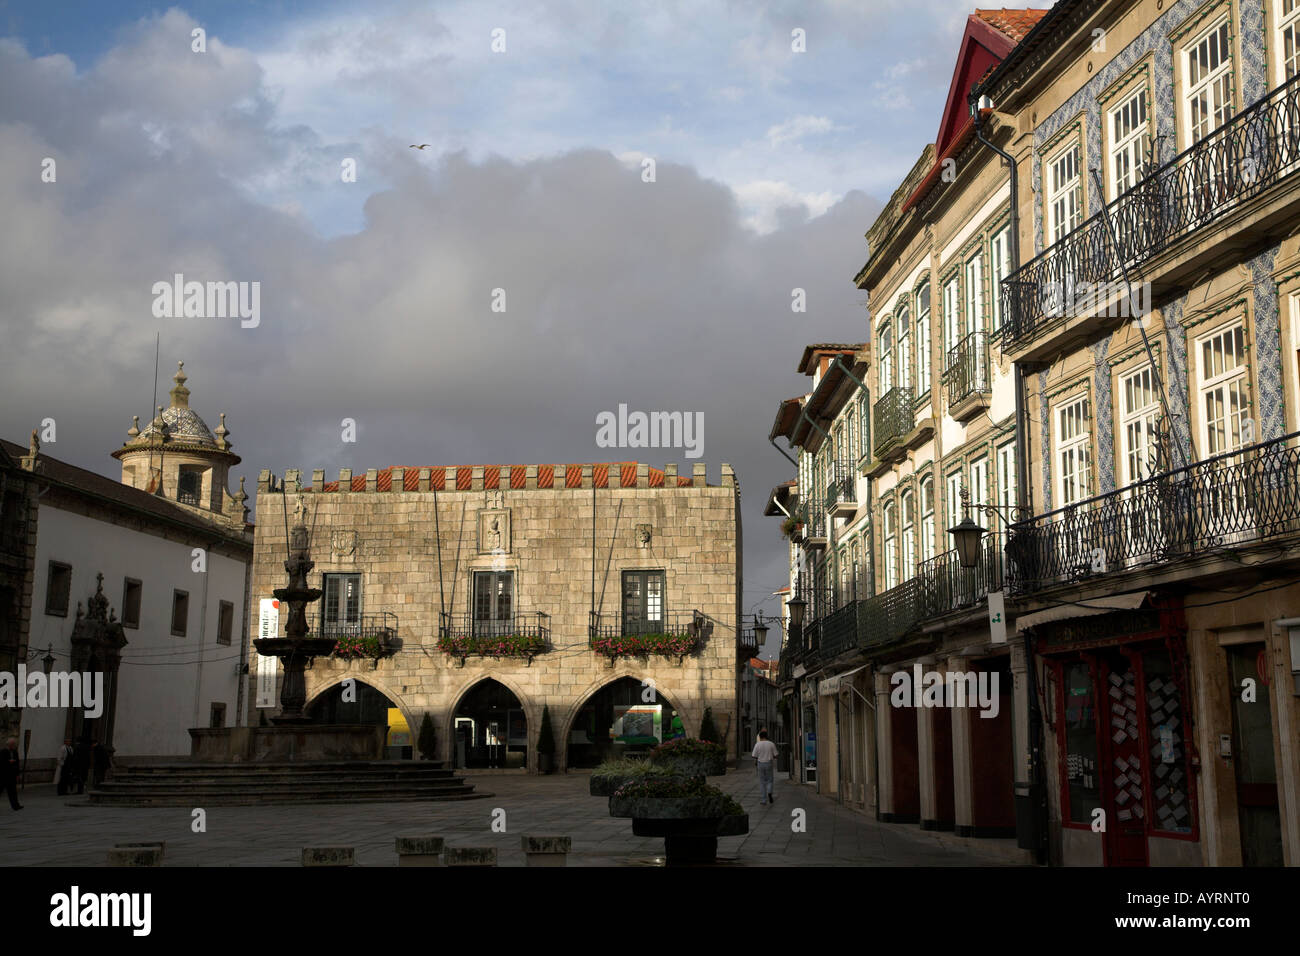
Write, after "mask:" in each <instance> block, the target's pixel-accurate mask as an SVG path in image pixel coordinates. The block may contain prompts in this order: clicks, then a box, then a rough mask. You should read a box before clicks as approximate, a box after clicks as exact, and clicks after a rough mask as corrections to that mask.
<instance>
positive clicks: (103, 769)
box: [92, 741, 110, 789]
mask: <svg viewBox="0 0 1300 956" xmlns="http://www.w3.org/2000/svg"><path fill="white" fill-rule="evenodd" d="M92 759H93V760H94V767H95V789H99V785H100V784H101V783H103V782H104V778H105V777H107V776H108V768H109V766H110V761H109V759H108V751H107V750H105V749H104V745H103V744H101V743H100V742H99V741H95V747H94V756H93V758H92Z"/></svg>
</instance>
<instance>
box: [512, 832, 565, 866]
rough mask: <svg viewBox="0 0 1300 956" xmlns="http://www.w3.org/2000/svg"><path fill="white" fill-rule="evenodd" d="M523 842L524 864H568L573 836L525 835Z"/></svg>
mask: <svg viewBox="0 0 1300 956" xmlns="http://www.w3.org/2000/svg"><path fill="white" fill-rule="evenodd" d="M520 843H521V844H523V850H524V856H525V858H526V859H527V861H528V862H527V863H526V864H525V866H568V862H567V860H568V856H569V850H571V849H572V848H573V838H572V837H566V836H526V837H523V838H522V839H521V840H520Z"/></svg>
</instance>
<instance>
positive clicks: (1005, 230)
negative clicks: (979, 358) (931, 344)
mask: <svg viewBox="0 0 1300 956" xmlns="http://www.w3.org/2000/svg"><path fill="white" fill-rule="evenodd" d="M1298 2H1300V0H1298ZM989 270H990V275H989V278H990V279H991V280H992V281H991V282H990V283H989V294H990V295H991V296H992V298H991V299H990V300H989V331H990V332H996V331H997V330H998V329H1000V328H1001V327H1002V280H1003V279H1005V278H1006V277H1007V276H1009V275H1010V274H1011V227H1010V226H1009V225H1008V226H1003V227H1002V229H1000V230H999V231H997V232H995V233H994V234H993V237H992V238H991V239H990V240H989Z"/></svg>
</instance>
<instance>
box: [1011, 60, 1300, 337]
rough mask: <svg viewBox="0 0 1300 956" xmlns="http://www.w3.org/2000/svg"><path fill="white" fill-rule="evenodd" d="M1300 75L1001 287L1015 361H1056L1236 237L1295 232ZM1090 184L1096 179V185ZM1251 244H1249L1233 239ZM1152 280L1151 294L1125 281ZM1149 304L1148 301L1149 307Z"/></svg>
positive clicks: (1184, 279)
mask: <svg viewBox="0 0 1300 956" xmlns="http://www.w3.org/2000/svg"><path fill="white" fill-rule="evenodd" d="M1297 171H1300V76H1297V77H1295V78H1293V79H1291V80H1289V81H1288V82H1287V83H1285V84H1283V85H1282V86H1279V87H1277V88H1276V89H1274V90H1272V91H1271V92H1269V93H1268V95H1266V96H1265V97H1263V98H1262V99H1260V100H1258V101H1257V102H1255V103H1254V104H1252V105H1251V106H1249V107H1247V108H1246V109H1245V110H1243V111H1242V112H1240V113H1238V114H1237V115H1236V116H1234V117H1233V118H1232V119H1230V120H1228V121H1227V122H1226V123H1224V124H1223V125H1222V126H1220V127H1219V128H1218V129H1216V130H1214V131H1213V132H1211V133H1209V134H1207V135H1206V136H1205V137H1203V138H1202V139H1200V140H1198V141H1197V142H1196V143H1194V144H1193V145H1192V146H1191V147H1190V148H1189V149H1187V150H1185V151H1184V152H1182V153H1180V154H1178V155H1177V156H1175V157H1174V158H1173V159H1171V160H1169V161H1168V162H1166V163H1164V164H1162V165H1160V166H1158V167H1157V168H1155V169H1154V170H1152V171H1151V172H1149V173H1148V174H1147V175H1145V176H1143V177H1142V178H1141V179H1140V180H1138V182H1137V183H1136V185H1134V186H1133V187H1132V188H1131V189H1129V190H1128V191H1126V192H1125V193H1123V194H1122V195H1121V196H1119V197H1118V198H1116V199H1114V200H1112V201H1111V202H1110V203H1108V204H1107V205H1106V207H1105V208H1104V210H1103V211H1102V212H1099V213H1097V214H1096V215H1094V216H1092V217H1091V218H1089V219H1088V220H1086V221H1085V222H1084V223H1083V224H1081V225H1080V226H1078V227H1077V228H1075V229H1074V230H1073V231H1072V232H1070V233H1069V234H1068V235H1066V236H1064V237H1063V238H1062V239H1060V240H1059V241H1057V242H1055V243H1054V244H1053V245H1051V246H1049V247H1048V248H1047V249H1045V250H1044V251H1043V252H1042V253H1041V254H1040V255H1038V256H1036V257H1035V258H1033V259H1031V260H1030V261H1029V262H1027V263H1025V265H1023V266H1022V267H1021V268H1020V269H1019V270H1017V271H1016V272H1014V273H1012V274H1011V275H1010V276H1008V277H1007V278H1006V279H1004V280H1003V281H1002V291H1001V296H1002V299H1001V301H1002V317H1003V322H1002V327H1001V329H1000V332H999V344H1000V346H1001V348H1002V350H1003V351H1004V352H1007V353H1009V354H1010V356H1011V357H1012V358H1013V359H1016V360H1024V359H1037V358H1041V357H1043V356H1046V355H1048V354H1053V353H1055V352H1056V351H1058V350H1059V349H1060V347H1061V346H1062V345H1064V344H1066V343H1067V342H1068V341H1069V340H1071V339H1074V338H1084V337H1086V336H1089V335H1091V334H1094V333H1096V332H1098V331H1100V330H1101V329H1103V328H1107V327H1110V326H1113V325H1116V324H1118V323H1119V322H1121V321H1124V320H1126V319H1128V318H1131V317H1133V314H1134V312H1141V311H1146V310H1148V309H1149V308H1150V302H1151V300H1152V299H1153V298H1159V296H1160V295H1161V294H1162V293H1164V292H1167V291H1169V290H1171V289H1173V288H1175V287H1176V286H1178V285H1179V284H1180V283H1181V284H1186V283H1188V282H1191V281H1199V278H1198V277H1199V276H1200V275H1201V274H1202V273H1204V272H1205V270H1206V268H1207V267H1210V266H1213V265H1214V263H1215V261H1216V260H1217V259H1221V258H1222V256H1223V249H1224V247H1225V246H1226V245H1229V244H1230V243H1229V240H1230V239H1232V238H1233V237H1234V236H1235V235H1236V234H1237V233H1239V232H1241V231H1242V230H1244V229H1246V228H1249V229H1250V236H1251V239H1252V242H1256V243H1258V242H1262V241H1264V240H1265V239H1266V238H1268V237H1269V236H1272V235H1282V234H1285V233H1288V232H1289V229H1290V226H1291V224H1292V223H1293V221H1294V219H1295V218H1296V216H1297V212H1298V211H1300V189H1296V188H1295V184H1296V182H1297V180H1296V178H1295V177H1294V174H1295V173H1296V172H1297ZM1090 185H1091V184H1090ZM1235 244H1236V245H1249V244H1250V243H1240V242H1237V243H1235ZM1139 270H1140V272H1141V276H1140V278H1141V279H1142V280H1144V281H1146V282H1149V283H1150V291H1149V294H1147V295H1146V296H1145V297H1144V296H1142V295H1141V291H1142V290H1141V288H1140V287H1138V288H1137V289H1136V292H1137V294H1136V295H1135V296H1133V297H1130V293H1131V292H1133V291H1135V290H1131V289H1130V288H1128V287H1126V286H1125V285H1124V283H1123V281H1122V280H1123V278H1124V273H1125V271H1127V272H1128V275H1129V277H1130V279H1131V280H1133V281H1134V282H1135V283H1136V282H1137V281H1138V276H1137V275H1136V273H1137V272H1138V271H1139ZM1144 299H1145V305H1144V302H1143V300H1144Z"/></svg>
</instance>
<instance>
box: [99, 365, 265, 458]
mask: <svg viewBox="0 0 1300 956" xmlns="http://www.w3.org/2000/svg"><path fill="white" fill-rule="evenodd" d="M186 381H187V378H186V375H185V363H184V362H177V363H176V374H175V375H174V376H172V382H173V383H174V384H173V385H172V388H171V392H170V393H169V394H170V396H171V404H170V405H168V406H167V407H166V408H164V407H162V406H161V405H160V406H159V407H158V414H157V416H156V417H155V418H154V420H153V421H151V422H149V424H147V425H145V426H144V427H143V428H141V427H140V423H139V420H138V419H137V420H136V421H135V423H134V424H133V425H132V427H131V428H130V429H129V430H128V431H127V440H126V442H125V443H124V444H123V446H122V448H121V449H119V450H118V451H117V452H115V453H114V457H120V455H121V453H122V452H129V451H131V450H134V449H137V448H140V449H145V448H150V447H154V448H156V447H158V446H159V445H160V444H161V445H166V446H184V447H185V448H186V449H189V450H194V451H200V452H203V451H207V452H214V453H216V454H218V455H222V454H224V455H229V456H230V457H232V458H234V459H235V461H238V460H239V459H238V458H237V457H235V455H234V453H233V452H232V451H231V446H230V441H229V440H228V438H227V436H228V435H229V434H230V430H229V429H227V428H226V415H225V413H224V412H223V413H222V415H221V425H220V426H218V428H217V430H216V431H215V432H213V430H212V429H210V428H208V424H207V422H205V421H204V420H203V419H202V418H201V417H200V416H199V413H198V412H196V411H195V410H194V409H192V408H190V390H189V389H188V388H186V387H185V382H186Z"/></svg>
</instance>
